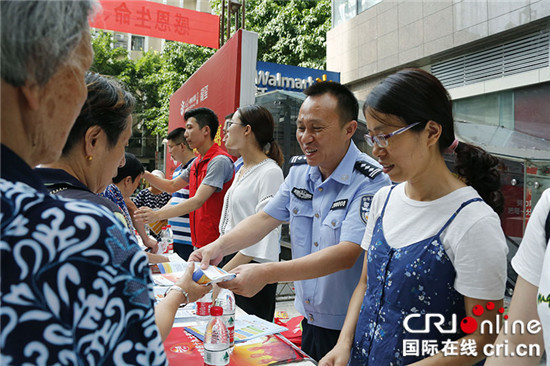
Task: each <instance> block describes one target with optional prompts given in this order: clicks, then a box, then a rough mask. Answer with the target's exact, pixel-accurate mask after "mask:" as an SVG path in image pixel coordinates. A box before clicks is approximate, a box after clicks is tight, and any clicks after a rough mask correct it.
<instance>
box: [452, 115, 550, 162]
mask: <svg viewBox="0 0 550 366" xmlns="http://www.w3.org/2000/svg"><path fill="white" fill-rule="evenodd" d="M455 135H456V136H457V137H458V139H459V140H461V141H464V142H467V143H471V144H473V145H477V146H480V147H482V148H484V149H485V150H487V151H488V152H490V153H491V154H495V155H500V156H503V157H509V158H516V159H525V160H531V161H550V141H548V140H545V139H543V138H537V137H533V136H530V135H527V134H525V133H521V132H518V131H513V130H510V129H508V128H504V127H500V126H488V125H481V124H476V123H470V122H464V121H455Z"/></svg>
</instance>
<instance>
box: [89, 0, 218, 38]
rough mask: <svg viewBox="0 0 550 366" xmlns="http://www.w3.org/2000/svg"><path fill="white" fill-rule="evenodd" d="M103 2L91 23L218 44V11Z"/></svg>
mask: <svg viewBox="0 0 550 366" xmlns="http://www.w3.org/2000/svg"><path fill="white" fill-rule="evenodd" d="M100 2H101V6H102V8H103V9H102V10H101V11H100V12H98V14H96V16H95V18H94V19H93V21H92V22H90V27H93V28H99V29H107V30H112V31H115V32H124V33H133V34H140V35H143V36H150V37H156V38H163V39H167V40H171V41H178V42H183V43H191V44H196V45H199V46H205V47H210V48H218V36H219V29H220V21H219V17H218V16H217V15H212V14H207V13H202V12H199V11H194V10H189V9H182V8H178V7H175V6H169V5H163V4H159V3H155V2H152V1H144V0H142V1H115V0H101V1H100Z"/></svg>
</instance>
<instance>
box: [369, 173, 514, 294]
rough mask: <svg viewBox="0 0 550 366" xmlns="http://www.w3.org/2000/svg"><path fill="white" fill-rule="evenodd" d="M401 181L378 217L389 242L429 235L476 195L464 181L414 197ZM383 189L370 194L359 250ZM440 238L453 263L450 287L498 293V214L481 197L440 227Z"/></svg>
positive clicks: (501, 240) (501, 262)
mask: <svg viewBox="0 0 550 366" xmlns="http://www.w3.org/2000/svg"><path fill="white" fill-rule="evenodd" d="M406 184H407V183H401V184H398V185H397V186H396V187H395V188H394V189H393V191H392V194H391V196H390V200H389V202H388V205H387V206H386V212H385V213H384V218H383V219H382V227H383V230H384V236H385V238H386V240H387V241H388V245H389V246H390V247H393V248H401V247H405V246H407V245H411V244H414V243H418V242H419V241H422V240H425V239H428V238H430V237H432V236H434V235H435V234H437V233H438V232H439V230H441V228H442V227H443V226H444V225H445V223H446V222H447V220H449V219H450V218H451V216H452V215H453V214H454V212H455V211H456V210H457V209H458V208H459V207H460V205H461V204H462V203H463V202H466V201H468V200H470V199H472V198H478V197H479V195H478V193H477V192H476V190H475V189H473V188H472V187H464V188H460V189H457V190H456V191H454V192H451V193H449V194H448V195H446V196H443V197H441V198H438V199H436V200H434V201H415V200H412V199H410V198H409V197H407V195H406V194H405V187H406ZM389 190H390V187H383V188H382V189H380V191H378V192H377V193H376V194H375V196H374V198H373V202H372V205H371V208H370V214H369V218H368V221H367V229H366V231H365V236H364V237H363V242H362V244H361V246H362V247H363V249H365V250H367V248H368V246H369V244H370V242H371V237H372V233H373V229H374V226H375V224H376V220H377V219H378V217H379V216H380V214H381V213H382V208H383V206H384V202H385V201H386V198H387V196H388V193H389ZM441 241H442V243H443V247H444V248H445V251H446V253H447V255H448V256H449V258H450V260H451V262H452V263H453V266H454V268H455V271H456V279H455V283H454V287H455V289H456V290H457V291H458V292H459V293H461V294H462V295H464V296H467V297H471V298H474V299H483V300H500V299H502V298H503V297H504V290H505V287H506V254H507V253H508V247H507V245H506V239H505V237H504V233H503V232H502V228H501V226H500V219H499V217H498V215H497V214H496V213H495V212H494V211H493V209H492V208H491V207H489V206H488V205H487V204H486V203H485V202H483V201H481V202H472V203H470V204H469V205H467V206H466V207H464V208H463V209H462V211H460V213H459V214H458V215H457V216H456V217H455V219H454V220H453V222H452V223H451V224H450V225H449V226H448V227H447V228H446V229H445V231H443V233H442V234H441Z"/></svg>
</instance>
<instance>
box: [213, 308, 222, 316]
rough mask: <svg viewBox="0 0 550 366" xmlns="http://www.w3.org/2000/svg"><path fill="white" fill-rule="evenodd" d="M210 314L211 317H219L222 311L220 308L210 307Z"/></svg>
mask: <svg viewBox="0 0 550 366" xmlns="http://www.w3.org/2000/svg"><path fill="white" fill-rule="evenodd" d="M210 314H211V315H212V316H221V315H223V309H222V307H221V306H212V307H211V308H210Z"/></svg>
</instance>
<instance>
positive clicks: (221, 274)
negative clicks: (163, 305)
mask: <svg viewBox="0 0 550 366" xmlns="http://www.w3.org/2000/svg"><path fill="white" fill-rule="evenodd" d="M189 264H194V266H195V271H194V273H193V280H194V281H195V282H197V283H198V284H201V285H210V284H214V283H217V282H222V281H229V280H232V279H233V278H235V274H234V273H228V272H227V271H225V270H223V269H221V268H218V267H216V266H209V267H208V268H207V269H204V270H203V269H201V268H200V263H198V262H194V263H193V262H166V263H159V264H158V267H159V269H160V274H157V275H153V280H154V281H155V284H157V285H160V286H172V285H173V284H175V283H176V282H177V280H178V278H180V277H181V276H183V274H184V272H185V270H186V269H187V266H188V265H189Z"/></svg>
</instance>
